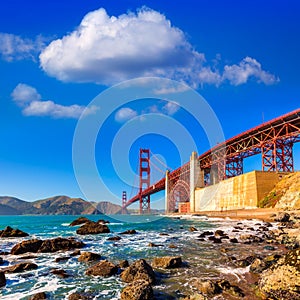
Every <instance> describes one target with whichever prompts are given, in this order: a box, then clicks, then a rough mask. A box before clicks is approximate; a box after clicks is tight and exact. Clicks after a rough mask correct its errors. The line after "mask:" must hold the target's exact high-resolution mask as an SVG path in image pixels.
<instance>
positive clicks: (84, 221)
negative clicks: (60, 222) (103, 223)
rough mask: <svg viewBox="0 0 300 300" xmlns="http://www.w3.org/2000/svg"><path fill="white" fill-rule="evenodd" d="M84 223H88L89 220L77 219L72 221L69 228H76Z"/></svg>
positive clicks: (84, 218)
mask: <svg viewBox="0 0 300 300" xmlns="http://www.w3.org/2000/svg"><path fill="white" fill-rule="evenodd" d="M86 222H90V220H89V219H88V218H86V217H79V218H77V219H76V220H74V221H72V222H71V223H70V225H69V226H77V225H82V224H85V223H86Z"/></svg>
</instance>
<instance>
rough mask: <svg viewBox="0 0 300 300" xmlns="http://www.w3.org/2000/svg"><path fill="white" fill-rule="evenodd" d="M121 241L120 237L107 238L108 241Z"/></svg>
mask: <svg viewBox="0 0 300 300" xmlns="http://www.w3.org/2000/svg"><path fill="white" fill-rule="evenodd" d="M120 239H121V237H120V236H111V237H109V238H107V240H108V241H119V240H120Z"/></svg>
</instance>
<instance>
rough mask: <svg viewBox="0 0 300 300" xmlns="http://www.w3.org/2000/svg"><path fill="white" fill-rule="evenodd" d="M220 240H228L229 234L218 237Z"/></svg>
mask: <svg viewBox="0 0 300 300" xmlns="http://www.w3.org/2000/svg"><path fill="white" fill-rule="evenodd" d="M220 239H221V240H229V239H230V238H229V236H228V235H223V236H221V237H220Z"/></svg>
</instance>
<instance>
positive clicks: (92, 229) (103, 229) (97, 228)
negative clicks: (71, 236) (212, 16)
mask: <svg viewBox="0 0 300 300" xmlns="http://www.w3.org/2000/svg"><path fill="white" fill-rule="evenodd" d="M109 232H110V230H109V228H108V227H107V225H104V224H101V223H98V222H92V221H90V222H87V223H85V224H84V225H82V226H81V227H80V228H78V229H77V230H76V233H77V234H81V235H84V234H99V233H109Z"/></svg>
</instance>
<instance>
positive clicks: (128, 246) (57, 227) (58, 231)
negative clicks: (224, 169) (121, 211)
mask: <svg viewBox="0 0 300 300" xmlns="http://www.w3.org/2000/svg"><path fill="white" fill-rule="evenodd" d="M77 217H78V216H1V217H0V230H1V229H4V228H5V227H6V226H8V225H9V226H11V227H13V228H19V229H21V230H23V231H25V232H27V233H29V234H30V237H28V238H30V239H32V238H39V239H46V238H54V237H58V236H62V237H75V238H76V239H78V240H82V241H83V242H84V243H85V244H86V247H85V248H83V249H82V251H91V252H96V253H99V254H101V256H102V258H103V259H108V260H110V261H112V262H114V263H118V262H119V261H120V260H123V259H127V260H128V261H129V262H133V261H134V260H136V259H140V258H145V259H146V260H147V261H149V262H151V260H152V259H153V258H154V257H157V256H164V255H182V256H183V257H184V255H185V254H186V253H188V251H190V250H191V249H192V248H193V245H194V243H195V240H194V237H195V233H191V232H189V231H188V228H189V227H190V226H191V225H195V226H197V228H198V229H199V230H205V229H209V228H212V227H217V226H218V223H216V222H211V221H204V220H201V219H198V220H188V219H175V218H162V217H157V216H156V217H155V216H126V219H123V220H122V217H121V216H117V217H116V218H112V217H110V216H102V215H100V216H99V215H98V216H97V215H90V216H87V217H88V218H89V219H91V220H95V221H96V220H98V219H105V220H107V221H109V222H110V224H108V226H109V228H110V230H111V233H108V234H99V235H86V236H81V235H77V234H76V229H77V228H78V227H77V226H75V227H70V226H68V225H69V223H70V222H71V221H73V220H74V219H76V218H77ZM145 220H146V221H147V222H144V221H145ZM128 229H135V230H136V231H137V232H138V234H136V235H126V236H125V235H122V239H121V240H120V241H117V242H116V241H114V242H112V241H107V238H108V237H110V236H115V235H117V234H118V233H120V232H122V231H125V230H128ZM161 233H166V234H168V235H160V234H161ZM196 234H197V233H196ZM198 234H199V232H198ZM28 238H22V239H20V238H19V239H15V238H10V239H8V238H6V239H1V240H0V251H10V250H11V248H12V247H13V246H14V245H15V244H16V243H18V242H20V241H22V240H24V239H28ZM150 242H152V243H155V244H160V245H162V246H160V247H149V246H148V244H149V243H150ZM170 244H175V245H176V248H172V249H171V248H169V245H170ZM71 252H72V251H70V252H59V253H51V254H47V253H43V254H36V255H35V256H36V258H34V259H31V260H29V261H32V262H34V263H36V264H37V265H38V269H37V270H33V271H28V272H23V273H18V274H7V275H6V277H7V285H6V287H5V288H2V289H0V296H1V297H0V298H1V299H3V300H5V299H11V300H15V299H27V298H28V297H29V296H30V295H32V294H35V293H37V292H42V291H44V292H46V293H47V294H48V295H49V296H50V299H67V297H68V295H69V294H71V293H74V292H87V293H90V294H92V295H94V299H120V291H121V289H122V288H123V287H124V284H123V283H122V282H121V280H120V279H119V276H114V277H110V278H99V277H90V276H86V275H85V270H86V269H87V268H88V267H89V266H90V264H86V263H80V262H78V260H77V259H78V257H71V258H70V259H68V260H66V261H61V262H55V259H56V258H57V257H63V256H67V255H68V254H70V253H71ZM204 252H205V245H204V246H203V253H204ZM2 257H3V259H4V260H5V264H4V265H3V266H2V267H6V266H8V265H11V264H14V263H16V262H20V260H17V258H18V256H12V255H8V256H2ZM206 257H207V256H206ZM0 268H1V267H0ZM54 268H57V269H63V270H65V271H66V272H67V273H68V274H70V275H71V276H70V277H69V278H66V279H62V278H59V277H57V276H55V275H53V274H51V273H50V270H51V269H54ZM165 286H166V283H165V282H164V280H161V282H160V283H159V284H158V286H157V287H156V288H157V289H160V290H164V289H165ZM174 299H176V297H175V298H174Z"/></svg>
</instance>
